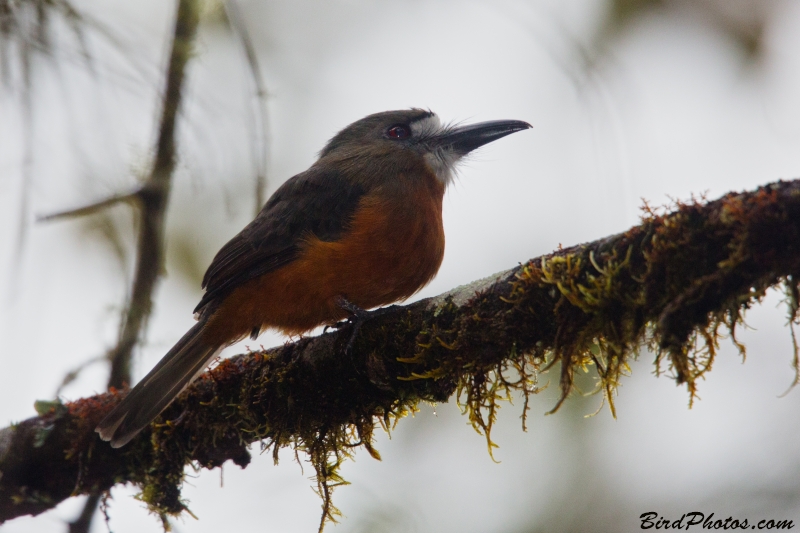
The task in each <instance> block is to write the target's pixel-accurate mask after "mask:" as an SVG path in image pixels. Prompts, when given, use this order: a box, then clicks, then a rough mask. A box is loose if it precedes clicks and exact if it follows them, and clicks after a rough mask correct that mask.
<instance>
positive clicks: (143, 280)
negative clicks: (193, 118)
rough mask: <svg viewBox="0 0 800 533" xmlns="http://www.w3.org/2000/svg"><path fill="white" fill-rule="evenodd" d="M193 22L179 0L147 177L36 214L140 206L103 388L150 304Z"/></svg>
mask: <svg viewBox="0 0 800 533" xmlns="http://www.w3.org/2000/svg"><path fill="white" fill-rule="evenodd" d="M197 23H198V14H197V7H196V5H195V0H180V1H179V3H178V10H177V16H176V20H175V28H174V32H173V38H172V49H171V53H170V59H169V64H168V67H167V75H166V87H165V90H164V100H163V109H162V114H161V122H160V127H159V134H158V141H157V144H156V154H155V159H154V162H153V168H152V170H151V172H150V175H149V177H148V179H147V181H146V182H145V183H144V184H143V185H142V187H141V188H139V189H138V190H136V191H134V192H131V193H127V194H120V195H116V196H112V197H111V198H108V199H106V200H103V201H100V202H97V203H94V204H91V205H88V206H85V207H82V208H79V209H74V210H70V211H64V212H61V213H55V214H53V215H49V216H46V217H43V218H42V220H54V219H60V218H67V217H76V216H84V215H89V214H92V213H95V212H97V211H100V210H102V209H105V208H107V207H110V206H113V205H115V204H117V203H120V202H132V201H136V203H137V204H138V206H139V208H140V209H139V216H140V224H139V235H138V245H137V254H136V257H137V260H136V273H135V276H134V281H133V288H132V291H131V297H130V301H129V303H128V307H127V309H126V311H125V313H124V316H123V319H122V323H121V327H120V333H119V339H118V341H117V345H116V346H115V347H114V348H113V349H111V350H109V352H108V354H107V358H108V359H109V360H110V362H111V372H110V375H109V378H108V387H109V388H117V389H120V388H123V387H124V386H125V385H126V384H128V383H130V381H131V370H130V369H131V356H132V353H133V349H134V348H135V346H136V345H137V343H138V342H139V340H140V338H141V337H142V335H143V333H144V329H145V325H146V323H147V319H148V317H149V316H150V312H151V310H152V305H153V293H154V292H155V288H156V283H157V282H158V278H159V276H160V274H161V271H162V266H163V263H164V219H165V216H166V210H167V205H168V202H169V194H170V189H171V180H172V173H173V170H174V168H175V126H176V118H177V115H178V111H179V109H180V105H181V99H182V94H183V91H182V88H183V81H184V79H185V71H186V64H187V62H188V61H189V59H190V57H191V54H192V45H193V42H194V37H195V33H196V30H197ZM65 379H66V378H65ZM98 501H99V493H98V492H91V493H90V496H89V499H88V500H87V501H86V503H85V505H84V508H83V511H82V512H81V514H80V516H79V517H78V518H77V519H76V520H75V521H74V522H72V523H70V531H71V532H73V533H78V532H82V531H88V527H89V525H90V524H91V520H92V516H93V515H94V510H95V509H96V508H97V503H98Z"/></svg>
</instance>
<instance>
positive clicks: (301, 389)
mask: <svg viewBox="0 0 800 533" xmlns="http://www.w3.org/2000/svg"><path fill="white" fill-rule="evenodd" d="M798 274H800V180H798V181H791V182H778V183H774V184H771V185H767V186H764V187H761V188H759V189H757V190H756V191H753V192H747V193H741V194H739V193H731V194H728V195H726V196H724V197H723V198H721V199H719V200H716V201H713V202H708V203H701V202H698V201H692V202H689V203H684V204H679V205H677V206H676V209H675V211H674V212H672V213H670V214H658V213H655V212H653V211H652V210H649V211H647V213H646V215H645V218H644V219H643V222H642V224H640V225H639V226H635V227H633V228H631V229H630V230H628V231H626V232H625V233H622V234H619V235H615V236H612V237H608V238H605V239H601V240H599V241H595V242H592V243H589V244H584V245H579V246H574V247H572V248H568V249H563V250H558V251H556V252H554V253H551V254H549V255H547V256H543V257H540V258H537V259H533V260H530V261H528V262H526V263H524V264H521V265H519V266H518V267H516V268H513V269H511V270H509V271H507V272H504V273H502V274H499V275H497V276H494V277H492V278H487V280H483V281H480V282H476V283H473V284H471V285H468V286H465V287H461V288H458V289H455V290H454V291H451V292H450V293H447V294H444V295H442V296H439V297H437V298H432V299H427V300H422V301H419V302H416V303H414V304H411V305H409V306H405V307H396V308H394V309H393V310H392V311H391V312H389V313H387V314H385V315H382V316H380V317H377V318H374V319H372V320H370V321H368V322H367V323H366V324H364V327H363V328H362V330H361V333H360V334H359V336H358V338H357V339H356V342H355V344H354V346H353V349H352V351H350V352H349V353H346V351H345V349H344V348H345V345H346V344H347V341H348V338H349V334H350V332H349V329H348V328H345V329H344V330H343V331H337V332H335V333H328V334H323V335H320V336H318V337H313V338H303V339H300V340H299V341H297V342H295V343H290V344H286V345H284V346H281V347H277V348H273V349H271V350H267V351H265V352H257V353H250V354H243V355H238V356H236V357H233V358H231V359H227V360H224V361H222V362H221V363H220V364H219V365H218V366H217V367H215V368H214V369H212V370H211V371H209V372H207V373H205V374H204V375H203V376H202V377H201V378H200V379H198V380H197V381H196V382H195V383H194V385H192V386H191V387H190V388H188V389H187V390H186V391H185V392H184V393H183V394H182V395H181V396H180V397H179V398H178V399H177V400H176V401H175V402H174V403H173V404H172V405H171V406H170V407H169V408H168V409H167V410H166V411H165V412H164V413H163V414H162V416H161V417H159V419H157V420H156V422H155V423H154V424H153V425H152V426H151V428H149V429H147V430H145V431H143V432H142V434H141V435H140V436H139V437H137V438H136V439H134V440H133V441H132V442H131V443H130V444H129V445H128V446H125V447H123V448H120V449H113V448H111V447H110V446H108V445H107V444H106V443H103V442H101V441H100V440H99V439H98V438H97V437H96V435H95V434H94V432H93V430H94V427H95V426H96V424H97V422H98V421H99V420H100V419H101V418H102V417H103V416H104V414H105V413H106V412H108V410H109V409H111V408H112V407H113V406H114V405H116V404H117V402H118V401H119V399H120V396H121V394H119V393H118V392H115V391H112V392H110V393H107V394H101V395H97V396H94V397H91V398H86V399H82V400H78V401H76V402H73V403H70V404H67V405H56V406H52V407H50V409H49V411H48V412H46V413H42V414H40V416H38V417H35V418H31V419H28V420H26V421H24V422H21V423H20V424H17V425H15V426H11V427H8V428H5V429H3V430H2V431H0V473H2V477H0V521H3V520H8V519H10V518H13V517H16V516H21V515H25V514H37V513H41V512H43V511H45V510H47V509H49V508H51V507H54V506H55V505H56V504H57V503H58V502H59V501H61V500H63V499H65V498H67V497H69V496H73V495H77V494H86V493H97V492H99V491H104V490H108V489H109V488H111V487H112V486H113V485H115V484H117V483H125V482H133V483H136V484H138V485H139V486H140V487H141V488H142V496H141V497H142V499H143V500H144V501H145V502H147V503H148V504H149V505H150V507H151V509H153V510H154V511H156V512H159V513H161V514H162V516H166V515H168V514H176V513H180V512H181V511H182V510H183V509H184V505H183V503H182V502H181V500H180V486H181V483H182V480H183V469H184V466H185V465H186V464H187V463H190V462H194V463H196V464H197V465H200V466H202V467H205V468H213V467H216V466H219V465H221V464H222V463H223V462H225V461H226V460H228V459H230V460H233V461H234V462H235V463H236V464H238V465H240V466H242V467H244V466H245V465H247V463H248V462H249V460H250V455H249V452H248V450H247V445H248V444H249V443H252V442H255V441H260V442H261V443H262V447H272V450H273V452H274V453H275V454H276V457H277V452H278V450H279V449H280V448H281V447H283V446H293V447H296V449H298V450H300V451H303V452H306V453H307V454H308V456H309V459H310V461H311V462H312V464H313V465H314V467H315V469H316V472H317V481H318V488H319V490H320V494H321V495H322V497H323V513H324V515H323V519H326V518H327V519H332V518H334V516H335V513H336V511H335V508H334V507H332V505H331V500H330V490H331V489H332V488H333V487H334V486H335V485H336V484H337V482H338V481H340V480H341V478H339V475H338V467H339V465H340V464H341V462H342V461H343V460H344V459H345V458H346V457H349V456H351V455H352V454H353V453H354V450H355V449H356V448H357V447H358V446H363V447H364V448H366V449H367V450H368V451H369V452H370V453H371V454H372V455H373V456H375V457H378V454H377V451H375V450H374V449H373V447H372V442H373V433H374V431H375V429H376V428H377V427H379V426H383V427H384V428H386V427H390V426H391V424H392V422H393V421H395V420H396V419H397V418H398V417H400V416H402V415H403V414H404V413H406V412H409V411H413V410H414V409H415V408H416V406H417V404H418V403H419V402H420V401H430V402H443V401H446V400H447V399H448V398H450V397H451V396H453V395H454V394H456V395H457V397H458V399H459V401H460V402H461V403H462V405H463V406H465V408H466V410H467V413H468V415H469V416H470V420H471V421H472V424H473V426H474V427H475V428H476V429H478V430H479V431H482V432H483V433H484V434H485V435H486V437H487V439H488V438H489V436H490V430H491V427H492V424H493V422H494V417H495V414H496V411H497V402H498V400H500V399H503V398H504V397H506V396H507V395H509V394H511V393H512V392H514V391H521V392H522V393H523V394H524V396H525V397H526V398H527V396H528V395H529V394H531V393H534V392H536V391H537V389H536V377H537V375H538V373H540V372H542V371H545V370H546V369H548V368H550V367H551V366H552V365H553V364H554V363H557V364H559V365H560V370H559V372H560V386H561V391H562V401H563V399H564V398H566V396H567V395H568V394H569V392H570V391H571V390H572V386H573V373H574V371H575V370H576V369H579V368H582V367H584V366H594V368H595V370H596V372H597V375H598V377H599V379H600V383H601V386H600V388H599V390H600V391H601V392H603V394H604V396H605V398H606V399H607V400H608V401H609V402H612V400H613V394H614V392H615V387H616V385H617V384H618V380H619V378H620V377H621V375H623V374H624V372H625V369H627V362H628V361H629V360H630V358H632V357H635V356H636V353H637V350H638V349H639V348H640V347H641V346H643V345H647V346H650V347H651V348H653V349H654V350H655V354H656V358H655V363H656V365H657V369H659V371H662V370H664V369H665V368H666V369H667V370H668V371H669V372H670V373H671V374H672V376H673V377H674V378H675V379H676V380H677V381H678V383H686V385H687V388H688V390H689V392H690V395H691V396H692V397H693V396H694V394H695V383H696V381H697V379H698V378H699V377H700V376H702V375H703V373H704V372H706V371H707V370H708V369H709V368H710V366H711V362H712V361H713V358H714V356H715V354H716V350H717V348H718V340H719V337H720V336H719V330H720V328H721V327H722V328H727V329H728V330H730V332H731V333H735V327H736V324H737V323H739V322H740V320H741V316H742V312H743V311H744V310H746V309H747V308H749V307H750V306H751V305H753V304H754V303H755V302H757V301H758V300H760V299H761V298H762V297H763V296H764V294H765V292H766V290H767V289H768V288H769V287H772V286H776V285H783V286H784V288H785V289H786V290H787V293H788V294H789V298H788V299H787V302H788V305H789V311H790V315H791V318H792V319H793V320H794V319H796V318H797V310H798V305H797V294H798V277H797V276H798ZM733 339H734V342H735V336H734V337H733ZM737 345H738V343H737ZM738 346H740V349H742V350H743V347H742V346H741V345H738ZM795 363H797V361H796V360H795ZM513 371H516V372H513ZM560 403H561V401H559V403H558V405H560ZM558 405H556V408H557V407H558ZM612 408H613V402H612ZM488 442H489V445H490V447H491V441H490V440H489V441H488Z"/></svg>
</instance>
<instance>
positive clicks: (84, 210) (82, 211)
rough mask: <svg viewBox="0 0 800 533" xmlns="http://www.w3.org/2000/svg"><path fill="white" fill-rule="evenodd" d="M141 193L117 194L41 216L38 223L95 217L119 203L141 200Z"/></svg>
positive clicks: (137, 190)
mask: <svg viewBox="0 0 800 533" xmlns="http://www.w3.org/2000/svg"><path fill="white" fill-rule="evenodd" d="M140 191H141V189H136V190H135V191H133V192H129V193H123V194H115V195H113V196H109V197H108V198H106V199H105V200H100V201H98V202H94V203H91V204H89V205H85V206H82V207H76V208H75V209H68V210H66V211H59V212H57V213H51V214H49V215H41V216H39V217H38V218H37V222H52V221H54V220H61V219H64V218H77V217H83V216H86V215H93V214H95V213H97V212H99V211H102V210H104V209H106V208H109V207H112V206H114V205H116V204H119V203H132V202H135V201H136V200H137V199H138V198H139V194H140Z"/></svg>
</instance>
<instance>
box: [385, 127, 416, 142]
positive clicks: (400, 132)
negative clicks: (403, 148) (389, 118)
mask: <svg viewBox="0 0 800 533" xmlns="http://www.w3.org/2000/svg"><path fill="white" fill-rule="evenodd" d="M386 135H388V136H389V137H390V138H392V139H407V138H409V137H410V136H411V130H409V129H408V126H403V125H402V124H397V125H396V126H392V127H391V128H389V129H388V130H387V131H386Z"/></svg>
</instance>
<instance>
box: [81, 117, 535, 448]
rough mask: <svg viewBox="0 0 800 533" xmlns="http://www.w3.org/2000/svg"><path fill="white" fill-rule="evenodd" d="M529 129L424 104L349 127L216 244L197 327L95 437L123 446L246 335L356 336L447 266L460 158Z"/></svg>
mask: <svg viewBox="0 0 800 533" xmlns="http://www.w3.org/2000/svg"><path fill="white" fill-rule="evenodd" d="M530 127H531V125H530V124H528V123H527V122H523V121H520V120H494V121H488V122H479V123H475V124H468V125H459V124H443V123H442V122H441V120H440V119H439V117H438V115H436V114H435V113H434V112H432V111H430V110H425V109H419V108H411V109H403V110H397V111H385V112H381V113H375V114H371V115H368V116H366V117H364V118H362V119H360V120H357V121H356V122H354V123H352V124H350V125H349V126H347V127H345V128H344V129H343V130H341V131H340V132H339V133H337V134H336V135H335V136H334V137H333V138H331V139H330V141H328V143H327V144H326V145H325V147H324V148H323V149H322V151H321V152H320V153H319V157H318V159H317V161H316V162H315V163H314V164H313V165H311V167H310V168H309V169H308V170H306V171H305V172H301V173H300V174H297V175H296V176H294V177H292V178H290V179H289V180H287V181H286V182H284V183H283V184H282V185H281V186H280V187H279V188H278V189H277V190H276V191H275V193H274V194H273V195H272V196H271V197H270V198H269V199H268V200H267V202H266V204H265V205H264V206H263V208H262V209H261V210H260V212H259V213H258V215H257V216H256V217H255V219H254V220H253V221H252V222H250V223H249V224H248V225H247V226H246V227H245V228H244V229H243V230H242V231H241V232H240V233H239V234H238V235H236V236H235V237H233V238H232V239H231V240H230V241H229V242H228V243H227V244H225V245H224V246H223V247H222V248H221V249H220V251H219V252H218V253H217V254H216V256H215V257H214V259H213V261H212V262H211V265H210V266H209V268H208V270H207V271H206V273H205V276H204V278H203V282H202V287H203V288H204V289H205V293H204V295H203V296H202V298H201V300H200V303H199V304H198V305H197V307H196V308H195V318H196V319H197V323H196V324H195V325H194V326H193V327H192V328H191V329H189V331H188V332H187V333H186V334H185V335H184V336H183V337H182V338H181V339H180V340H179V341H178V342H177V343H176V344H175V346H174V347H173V348H172V349H170V350H169V351H168V352H167V353H166V355H164V357H163V358H162V359H161V360H160V361H159V362H158V363H157V364H156V366H155V367H154V368H153V369H152V370H151V371H150V372H149V373H148V374H147V375H146V376H145V377H144V378H143V379H142V380H141V381H140V382H139V383H138V384H137V385H136V386H135V387H133V389H131V390H130V391H129V392H128V394H127V395H126V396H125V397H124V398H123V400H122V401H121V402H120V403H119V404H118V405H117V406H116V407H115V408H114V409H112V410H111V411H110V412H109V413H108V414H107V415H106V416H105V417H104V418H103V419H102V420H101V421H100V423H99V425H98V426H97V428H96V429H95V431H96V432H97V433H99V435H100V438H102V439H103V440H105V441H109V442H110V444H111V446H112V447H114V448H118V447H121V446H124V445H125V444H127V443H128V442H129V441H130V440H131V439H133V438H134V437H135V436H136V435H137V434H138V433H139V432H140V431H141V430H142V429H144V428H145V427H147V426H148V425H149V424H150V423H151V422H152V421H153V420H154V419H155V418H156V417H157V416H158V415H159V414H160V413H161V411H163V410H164V409H165V408H166V407H167V406H168V405H169V404H170V403H171V402H172V401H173V400H174V399H175V397H177V396H178V395H179V394H180V393H181V391H183V389H184V388H186V387H187V386H188V385H189V384H190V383H191V382H192V381H193V380H194V379H195V378H196V377H197V376H199V375H200V374H201V373H202V372H203V371H204V370H205V368H206V367H207V366H208V365H209V364H210V363H211V361H213V360H214V359H215V358H216V357H217V356H218V354H219V353H220V352H221V351H222V349H223V348H225V347H227V346H229V345H231V344H233V343H235V342H238V341H240V340H242V339H244V338H246V337H247V336H248V335H249V336H250V337H252V338H253V339H255V338H256V337H257V336H258V335H259V334H260V333H261V332H262V331H263V330H265V329H268V328H273V329H277V330H278V331H280V332H282V333H284V334H287V335H299V334H303V333H306V332H308V331H310V330H312V329H314V328H316V327H318V326H321V325H325V324H328V325H330V324H336V323H338V322H340V321H343V320H352V321H353V323H354V327H353V337H354V336H355V333H356V332H357V331H358V327H359V326H360V324H361V323H362V322H363V320H366V319H368V318H369V316H370V314H369V312H368V311H367V310H369V309H374V308H378V307H381V306H386V305H389V304H393V303H396V302H401V301H403V300H405V299H407V298H409V297H410V296H412V295H413V294H415V293H416V292H417V291H419V290H420V289H421V288H422V287H424V286H425V285H427V284H428V282H430V281H431V280H432V279H433V277H434V276H435V275H436V273H437V271H438V270H439V267H440V265H441V264H442V259H443V257H444V244H445V236H444V227H443V224H442V200H443V197H444V193H445V189H446V188H447V186H448V185H449V184H451V183H452V182H453V178H454V173H455V167H456V165H457V164H458V163H459V161H462V160H463V158H464V156H466V155H467V154H469V153H470V152H472V151H473V150H475V149H476V148H479V147H481V146H483V145H485V144H487V143H490V142H492V141H495V140H497V139H500V138H502V137H505V136H506V135H510V134H512V133H515V132H518V131H521V130H525V129H528V128H530ZM378 311H380V309H378ZM374 312H375V311H373V313H374ZM353 337H351V343H352V339H353ZM349 347H350V344H348V349H349Z"/></svg>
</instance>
